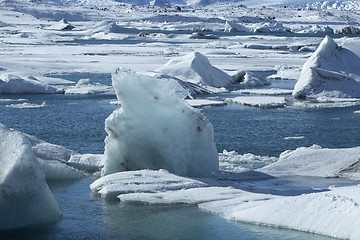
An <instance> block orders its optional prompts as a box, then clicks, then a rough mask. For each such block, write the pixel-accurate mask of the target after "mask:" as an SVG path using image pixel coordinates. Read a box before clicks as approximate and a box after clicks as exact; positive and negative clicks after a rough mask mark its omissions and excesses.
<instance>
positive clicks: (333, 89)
mask: <svg viewBox="0 0 360 240" xmlns="http://www.w3.org/2000/svg"><path fill="white" fill-rule="evenodd" d="M359 65H360V57H359V56H357V55H356V54H355V53H353V52H351V51H350V50H348V49H346V48H342V47H340V46H339V45H337V43H336V42H335V41H334V40H333V39H331V38H330V37H328V36H326V37H325V38H324V39H323V41H322V42H321V44H320V45H319V47H318V49H317V50H316V51H315V52H314V53H313V54H312V55H311V57H310V58H309V59H308V60H307V61H306V63H305V64H304V66H303V69H302V71H301V76H300V78H299V80H298V81H297V82H296V85H295V87H294V92H293V96H294V97H296V98H304V97H312V98H314V97H315V98H316V97H319V96H320V97H324V96H325V97H338V98H341V97H360V83H359V80H360V69H359Z"/></svg>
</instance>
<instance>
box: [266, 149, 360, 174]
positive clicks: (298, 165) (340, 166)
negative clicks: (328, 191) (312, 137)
mask: <svg viewBox="0 0 360 240" xmlns="http://www.w3.org/2000/svg"><path fill="white" fill-rule="evenodd" d="M359 156H360V147H355V148H342V149H329V148H321V147H320V146H318V145H314V146H312V147H308V148H307V147H300V148H297V149H296V150H294V151H290V150H289V151H285V152H283V153H281V155H280V158H279V161H277V162H275V163H272V164H270V165H268V166H266V167H263V168H262V169H260V170H259V171H261V172H264V173H267V174H270V175H274V176H284V175H298V176H314V177H348V178H353V179H360V159H359Z"/></svg>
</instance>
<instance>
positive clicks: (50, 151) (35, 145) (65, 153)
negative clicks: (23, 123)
mask: <svg viewBox="0 0 360 240" xmlns="http://www.w3.org/2000/svg"><path fill="white" fill-rule="evenodd" d="M22 134H23V135H24V136H25V137H26V138H27V139H28V140H29V141H30V144H31V146H32V150H33V152H34V154H35V156H36V157H38V158H40V159H43V160H57V161H63V162H66V161H69V159H70V158H71V156H72V155H76V154H78V153H76V152H75V151H73V150H70V149H67V148H65V147H63V146H59V145H55V144H52V143H48V142H45V141H43V140H41V139H39V138H37V137H35V136H32V135H29V134H26V133H22Z"/></svg>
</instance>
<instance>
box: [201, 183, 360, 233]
mask: <svg viewBox="0 0 360 240" xmlns="http://www.w3.org/2000/svg"><path fill="white" fill-rule="evenodd" d="M359 192H360V186H352V187H343V188H334V189H332V190H331V191H326V192H320V193H311V194H302V195H299V196H294V197H279V196H274V195H265V194H255V193H253V194H251V193H248V194H246V195H244V196H242V197H238V198H235V199H231V200H223V201H213V202H209V203H203V204H200V205H199V206H200V207H201V208H203V209H205V210H208V211H211V212H214V213H217V214H219V215H221V216H223V217H224V218H226V219H229V220H237V221H244V222H250V223H257V224H265V225H269V226H275V227H282V228H290V229H295V230H300V231H306V232H312V233H317V234H322V235H326V236H331V237H336V238H343V239H354V240H355V239H358V238H359V237H360V219H359V217H358V216H359V214H360V195H359Z"/></svg>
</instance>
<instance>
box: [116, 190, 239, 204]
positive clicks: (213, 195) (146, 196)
mask: <svg viewBox="0 0 360 240" xmlns="http://www.w3.org/2000/svg"><path fill="white" fill-rule="evenodd" d="M243 193H244V192H243V191H241V190H238V189H234V188H232V187H205V188H204V187H202V188H191V189H180V190H177V191H167V192H156V193H144V192H141V193H129V194H123V195H119V197H118V198H119V199H120V201H122V202H133V203H134V202H135V203H148V204H199V203H204V202H210V201H219V200H225V199H232V198H236V197H237V196H238V195H241V194H243Z"/></svg>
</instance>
